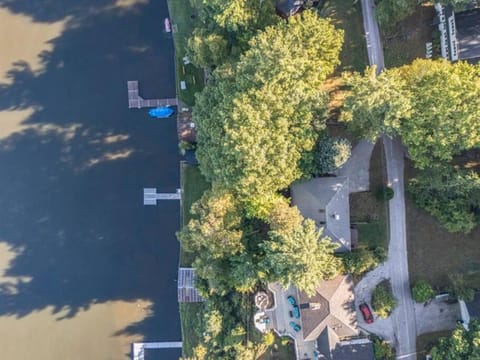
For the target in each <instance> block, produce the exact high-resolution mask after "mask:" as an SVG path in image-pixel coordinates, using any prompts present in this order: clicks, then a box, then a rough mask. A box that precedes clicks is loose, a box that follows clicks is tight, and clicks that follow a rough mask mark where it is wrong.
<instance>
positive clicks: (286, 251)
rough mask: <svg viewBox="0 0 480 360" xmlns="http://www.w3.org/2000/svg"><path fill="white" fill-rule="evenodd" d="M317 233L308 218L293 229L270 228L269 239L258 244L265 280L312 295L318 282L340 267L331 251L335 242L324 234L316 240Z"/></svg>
mask: <svg viewBox="0 0 480 360" xmlns="http://www.w3.org/2000/svg"><path fill="white" fill-rule="evenodd" d="M320 236H321V232H319V231H317V230H316V229H315V223H314V222H313V220H310V219H308V220H305V221H304V222H303V224H301V225H300V226H299V227H297V228H295V229H294V230H293V231H289V232H286V233H284V232H282V231H271V232H270V239H269V240H267V241H265V242H264V243H263V244H261V245H260V247H261V248H262V250H263V251H264V252H265V259H264V261H263V267H264V268H265V269H266V272H267V274H268V275H269V280H271V281H278V282H279V283H280V284H282V286H284V287H288V286H289V285H294V286H296V287H297V288H298V289H299V290H303V291H305V292H306V293H307V294H310V295H313V293H314V292H315V288H316V286H317V285H318V282H319V281H321V280H324V279H330V278H332V277H334V276H335V275H337V274H338V272H339V269H340V266H341V261H340V259H338V258H336V257H335V256H334V254H333V252H334V251H335V249H336V248H337V245H336V244H334V243H332V242H331V241H330V239H329V238H327V237H324V238H322V239H321V240H319V238H320Z"/></svg>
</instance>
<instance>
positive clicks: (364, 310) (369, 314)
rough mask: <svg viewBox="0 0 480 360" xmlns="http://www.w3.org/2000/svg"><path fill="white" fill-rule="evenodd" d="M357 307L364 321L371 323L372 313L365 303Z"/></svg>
mask: <svg viewBox="0 0 480 360" xmlns="http://www.w3.org/2000/svg"><path fill="white" fill-rule="evenodd" d="M359 309H360V311H361V313H362V315H363V319H364V320H365V322H366V323H367V324H371V323H373V315H372V312H371V311H370V308H369V307H368V305H367V304H366V303H363V304H360V306H359Z"/></svg>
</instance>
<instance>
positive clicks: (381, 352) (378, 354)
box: [373, 337, 395, 360]
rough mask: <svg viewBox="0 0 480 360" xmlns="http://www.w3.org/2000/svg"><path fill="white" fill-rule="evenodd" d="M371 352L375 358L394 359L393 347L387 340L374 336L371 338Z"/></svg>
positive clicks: (380, 359) (381, 359)
mask: <svg viewBox="0 0 480 360" xmlns="http://www.w3.org/2000/svg"><path fill="white" fill-rule="evenodd" d="M373 352H374V355H375V359H376V360H394V359H395V349H393V348H392V347H391V346H390V344H389V343H388V342H386V341H385V340H382V339H380V338H379V337H375V338H374V339H373Z"/></svg>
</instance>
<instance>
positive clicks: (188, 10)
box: [168, 0, 203, 106]
mask: <svg viewBox="0 0 480 360" xmlns="http://www.w3.org/2000/svg"><path fill="white" fill-rule="evenodd" d="M168 10H169V13H170V17H171V19H172V31H173V41H174V43H175V55H176V56H175V64H176V65H175V68H176V73H177V77H176V80H177V93H178V97H179V99H180V100H181V101H183V102H184V103H186V104H187V105H190V106H193V104H194V103H195V93H196V92H199V91H201V90H202V89H203V69H199V68H197V67H195V66H194V65H192V64H184V61H183V58H184V57H185V55H186V49H187V41H188V38H189V37H190V35H191V34H192V31H193V29H194V28H195V25H196V23H197V21H199V20H197V17H196V16H195V10H194V9H193V8H192V7H191V5H190V1H189V0H168ZM192 15H193V17H192ZM180 81H185V83H186V86H187V88H186V89H185V90H182V89H180Z"/></svg>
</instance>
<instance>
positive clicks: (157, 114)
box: [148, 106, 174, 119]
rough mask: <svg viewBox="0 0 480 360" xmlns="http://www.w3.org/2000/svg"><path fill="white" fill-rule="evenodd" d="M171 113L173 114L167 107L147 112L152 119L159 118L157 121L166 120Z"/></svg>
mask: <svg viewBox="0 0 480 360" xmlns="http://www.w3.org/2000/svg"><path fill="white" fill-rule="evenodd" d="M173 113H174V111H173V109H172V108H171V107H168V106H162V107H157V108H155V109H151V110H149V111H148V115H150V116H151V117H154V118H159V119H163V118H168V117H170V116H172V115H173Z"/></svg>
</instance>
